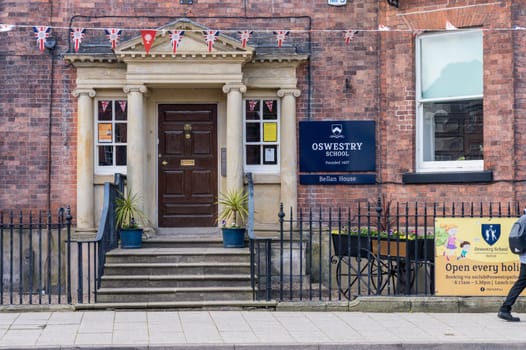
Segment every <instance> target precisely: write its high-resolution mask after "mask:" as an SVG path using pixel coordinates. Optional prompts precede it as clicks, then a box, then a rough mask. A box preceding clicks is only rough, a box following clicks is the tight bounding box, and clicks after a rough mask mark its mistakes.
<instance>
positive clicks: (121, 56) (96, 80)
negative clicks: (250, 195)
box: [65, 19, 307, 231]
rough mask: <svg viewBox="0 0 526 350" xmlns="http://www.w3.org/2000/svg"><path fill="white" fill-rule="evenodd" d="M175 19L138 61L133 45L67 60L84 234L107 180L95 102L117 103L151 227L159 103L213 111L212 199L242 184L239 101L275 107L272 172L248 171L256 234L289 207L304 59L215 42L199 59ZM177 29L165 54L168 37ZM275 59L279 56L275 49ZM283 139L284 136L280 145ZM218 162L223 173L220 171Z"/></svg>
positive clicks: (184, 24)
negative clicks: (122, 103) (72, 72)
mask: <svg viewBox="0 0 526 350" xmlns="http://www.w3.org/2000/svg"><path fill="white" fill-rule="evenodd" d="M206 29H207V28H204V27H202V26H200V25H198V24H197V23H195V22H193V21H190V20H187V19H182V20H179V21H176V22H174V23H171V24H168V25H166V26H164V27H162V28H159V29H158V32H157V37H156V39H155V41H154V43H153V46H152V47H151V49H150V52H149V53H146V51H145V48H144V46H143V44H142V38H141V37H137V38H135V39H132V40H130V41H127V42H123V43H122V44H120V45H119V46H118V47H117V48H116V49H115V51H114V53H109V52H107V51H106V52H105V53H97V52H95V53H78V54H68V55H66V57H65V59H66V61H67V62H68V63H72V64H73V65H74V67H75V68H76V74H77V79H76V88H75V90H74V91H73V92H72V93H73V96H75V97H76V98H77V103H78V107H77V209H76V217H77V226H78V229H79V230H81V231H82V230H84V231H92V230H94V229H96V226H97V224H98V220H99V215H100V210H101V205H102V189H103V186H102V184H103V183H104V182H106V181H112V180H113V176H112V175H108V174H98V173H97V170H96V166H95V165H94V162H95V160H94V159H95V154H94V152H95V122H96V121H95V119H94V117H95V114H94V112H95V106H96V103H97V101H98V99H111V98H116V99H126V100H127V103H128V115H127V121H128V125H127V168H126V174H127V180H128V185H129V186H131V187H132V188H133V191H134V192H137V193H139V194H141V197H142V199H143V206H144V210H145V212H146V213H147V214H148V216H149V218H150V220H151V222H152V224H153V226H154V229H155V228H157V227H158V186H159V175H158V170H157V169H158V162H159V157H160V156H159V154H158V153H159V152H158V137H159V134H158V132H159V130H158V123H157V121H158V106H159V105H160V104H212V105H216V106H217V149H218V150H221V149H226V159H222V154H221V153H218V157H217V188H218V192H223V191H225V190H227V189H233V188H240V187H242V186H243V181H244V173H245V170H244V165H243V164H244V160H243V148H244V143H243V132H244V130H243V128H244V126H243V99H244V98H274V99H277V100H278V101H279V104H280V110H281V115H280V128H281V131H280V133H281V135H282V137H281V139H280V144H279V156H280V160H279V165H280V166H279V171H278V172H276V173H258V172H254V182H255V196H256V218H255V219H256V222H255V224H256V228H257V227H258V226H259V227H261V228H265V226H267V225H270V224H272V223H275V222H276V213H277V210H278V209H279V203H280V202H283V204H284V205H285V207H287V208H288V207H292V208H294V209H295V208H296V203H297V152H298V151H297V141H296V135H297V133H296V125H297V123H296V98H297V97H299V96H300V90H299V89H298V88H297V76H296V70H297V67H298V65H300V64H302V63H303V62H305V61H306V59H307V56H306V55H299V54H288V53H287V54H281V55H277V54H275V53H273V54H261V53H260V54H258V53H257V52H256V51H257V49H255V48H253V47H249V46H247V47H245V48H243V47H242V46H241V43H240V42H239V41H237V40H235V39H233V38H231V37H228V36H226V35H222V34H219V36H218V37H217V39H216V41H215V43H214V46H213V50H212V52H208V47H207V44H206V42H205V40H204V38H203V32H202V31H203V30H206ZM172 30H185V34H184V38H183V40H182V41H181V43H180V45H179V46H178V47H177V52H176V54H174V53H173V48H172V44H171V41H170V38H169V35H168V31H172ZM278 53H279V51H278ZM283 135H286V137H283ZM222 162H223V163H225V162H226V167H225V168H226V173H224V172H223V173H222V172H221V171H220V169H221V165H222Z"/></svg>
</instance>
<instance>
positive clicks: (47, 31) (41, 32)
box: [33, 26, 51, 52]
mask: <svg viewBox="0 0 526 350" xmlns="http://www.w3.org/2000/svg"><path fill="white" fill-rule="evenodd" d="M33 32H34V33H35V38H36V39H37V44H38V48H39V49H40V52H44V49H45V48H46V41H47V38H49V36H50V35H51V28H50V27H43V26H40V27H33Z"/></svg>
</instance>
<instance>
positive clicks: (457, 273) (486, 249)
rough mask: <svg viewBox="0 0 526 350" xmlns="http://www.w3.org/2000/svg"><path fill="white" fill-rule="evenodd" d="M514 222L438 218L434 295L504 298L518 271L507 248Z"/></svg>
mask: <svg viewBox="0 0 526 350" xmlns="http://www.w3.org/2000/svg"><path fill="white" fill-rule="evenodd" d="M516 220H517V218H489V217H487V218H437V219H436V220H435V295H439V296H505V295H507V293H508V291H509V289H510V288H511V286H512V285H513V283H514V282H515V280H516V279H517V277H518V274H519V269H520V261H519V256H518V255H516V254H513V253H512V252H511V251H510V249H509V247H508V237H509V232H510V229H511V226H512V225H513V223H514V222H515V221H516ZM523 295H524V294H523Z"/></svg>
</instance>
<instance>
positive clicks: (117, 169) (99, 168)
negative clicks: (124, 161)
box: [93, 96, 129, 175]
mask: <svg viewBox="0 0 526 350" xmlns="http://www.w3.org/2000/svg"><path fill="white" fill-rule="evenodd" d="M100 101H111V102H112V103H113V107H114V108H113V113H112V119H111V124H112V133H113V134H112V136H114V135H115V130H116V129H115V124H116V122H117V123H119V124H122V123H125V124H126V130H127V129H128V128H127V126H128V117H127V116H126V120H125V121H117V120H116V119H115V107H116V106H118V104H117V101H126V108H127V109H128V108H129V106H128V98H127V97H125V96H108V97H97V98H96V99H94V107H93V109H94V113H93V124H94V130H93V162H94V169H95V175H113V174H116V173H120V174H124V175H126V174H127V169H128V166H127V165H111V166H110V165H99V146H112V147H115V146H126V152H128V142H126V143H123V142H115V140H112V142H111V143H107V144H106V143H100V142H99V137H98V136H99V127H98V125H99V124H100V122H102V123H108V121H99V107H98V106H99V102H100ZM127 136H128V135H126V140H127V139H128V137H127ZM114 152H115V153H116V151H115V149H114ZM115 161H116V154H114V155H113V162H114V164H115Z"/></svg>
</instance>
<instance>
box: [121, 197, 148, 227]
mask: <svg viewBox="0 0 526 350" xmlns="http://www.w3.org/2000/svg"><path fill="white" fill-rule="evenodd" d="M139 202H140V198H139V196H138V194H137V193H133V192H132V190H131V188H128V189H127V190H126V192H125V193H122V192H119V195H118V196H117V199H116V200H115V222H116V224H117V227H118V228H120V229H124V230H127V229H136V228H139V224H142V225H144V224H146V223H147V222H148V217H147V216H146V214H145V213H144V212H143V211H142V210H141V209H140V208H139Z"/></svg>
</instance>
